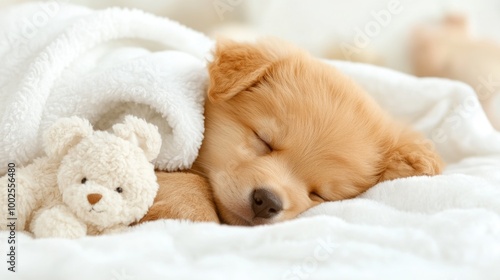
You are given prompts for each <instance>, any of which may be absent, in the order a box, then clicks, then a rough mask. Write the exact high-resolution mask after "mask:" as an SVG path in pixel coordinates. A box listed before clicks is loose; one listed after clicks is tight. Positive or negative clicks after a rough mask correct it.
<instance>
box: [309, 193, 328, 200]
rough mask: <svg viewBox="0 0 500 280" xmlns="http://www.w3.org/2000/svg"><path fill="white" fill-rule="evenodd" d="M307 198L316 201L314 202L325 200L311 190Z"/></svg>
mask: <svg viewBox="0 0 500 280" xmlns="http://www.w3.org/2000/svg"><path fill="white" fill-rule="evenodd" d="M309 199H311V200H312V201H316V202H325V201H327V200H326V199H324V198H322V197H321V196H320V195H319V194H317V193H316V192H312V193H310V194H309Z"/></svg>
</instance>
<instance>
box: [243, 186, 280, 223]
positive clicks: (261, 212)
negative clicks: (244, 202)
mask: <svg viewBox="0 0 500 280" xmlns="http://www.w3.org/2000/svg"><path fill="white" fill-rule="evenodd" d="M251 203H252V210H253V212H254V214H255V217H256V218H264V219H269V218H272V217H274V216H276V215H277V214H278V213H279V212H281V210H283V204H282V203H281V199H280V198H279V197H278V196H277V195H276V194H274V193H273V192H271V191H269V190H267V189H256V190H255V191H254V192H253V194H252V197H251Z"/></svg>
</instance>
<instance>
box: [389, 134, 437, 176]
mask: <svg viewBox="0 0 500 280" xmlns="http://www.w3.org/2000/svg"><path fill="white" fill-rule="evenodd" d="M403 139H404V138H403ZM410 139H411V140H410ZM419 140H420V141H419ZM385 166H386V167H385V171H384V172H383V173H382V175H381V177H380V182H382V181H386V180H392V179H396V178H404V177H410V176H425V175H427V176H432V175H437V174H440V173H441V171H442V169H443V166H444V164H443V161H442V160H441V158H440V157H439V155H438V154H437V153H436V152H435V151H434V148H433V147H432V146H430V145H429V143H426V142H425V141H421V138H418V137H417V136H416V133H415V134H413V133H412V135H411V137H408V138H407V139H405V140H401V141H400V143H398V145H397V146H396V148H395V149H393V150H392V151H390V153H389V155H388V157H387V159H386V161H385Z"/></svg>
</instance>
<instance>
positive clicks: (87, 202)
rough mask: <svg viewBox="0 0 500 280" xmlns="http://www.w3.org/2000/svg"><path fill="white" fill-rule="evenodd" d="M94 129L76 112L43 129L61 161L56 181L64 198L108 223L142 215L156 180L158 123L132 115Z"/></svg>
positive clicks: (96, 221) (80, 213)
mask: <svg viewBox="0 0 500 280" xmlns="http://www.w3.org/2000/svg"><path fill="white" fill-rule="evenodd" d="M112 129H113V132H114V134H112V133H108V132H105V131H93V129H92V126H91V124H90V123H89V122H88V121H87V120H84V119H80V118H77V117H71V118H65V119H60V120H59V121H57V122H56V123H55V124H54V125H53V126H52V127H51V128H50V129H49V130H48V132H47V133H46V135H45V139H44V140H45V150H46V153H47V155H48V156H49V157H53V158H59V159H60V160H61V164H60V167H59V170H58V174H57V181H58V185H59V189H60V192H61V194H62V200H63V202H64V203H65V204H66V205H67V206H69V208H71V209H72V210H73V212H74V214H75V215H76V216H77V217H78V218H80V219H81V220H83V221H84V222H86V223H87V224H91V225H94V226H96V227H97V228H100V229H104V228H109V227H112V226H115V225H120V224H124V225H128V224H130V223H132V222H135V221H138V220H139V219H141V218H142V217H143V216H144V215H145V214H146V212H147V211H148V208H149V207H150V206H151V205H152V203H153V200H154V198H155V196H156V192H157V190H158V183H157V179H156V176H155V172H154V166H153V164H152V163H151V161H152V160H153V159H154V158H156V157H157V156H158V153H159V150H160V146H161V138H160V135H159V133H158V129H157V127H156V126H154V125H152V124H149V123H146V122H145V121H144V120H142V119H138V118H136V117H133V116H127V117H125V120H124V122H123V123H120V124H116V125H114V126H113V128H112Z"/></svg>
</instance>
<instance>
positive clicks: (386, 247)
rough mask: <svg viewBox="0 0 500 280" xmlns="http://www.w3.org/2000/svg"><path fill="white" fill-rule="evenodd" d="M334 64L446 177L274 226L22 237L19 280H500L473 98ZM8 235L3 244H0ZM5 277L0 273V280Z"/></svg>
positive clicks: (496, 156) (495, 161)
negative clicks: (442, 163) (420, 137)
mask: <svg viewBox="0 0 500 280" xmlns="http://www.w3.org/2000/svg"><path fill="white" fill-rule="evenodd" d="M333 64H334V65H335V66H336V67H337V68H338V69H340V70H341V71H343V72H344V73H346V74H348V75H349V76H351V77H353V78H354V79H355V80H356V81H357V82H358V83H359V84H360V85H361V86H363V87H364V88H365V89H367V91H368V92H369V93H370V94H372V95H373V96H374V98H376V100H377V101H378V102H379V103H380V104H381V105H382V106H383V107H384V108H386V109H387V110H389V111H390V112H391V113H392V114H394V115H395V116H396V117H398V118H399V119H401V120H408V121H409V122H410V123H412V124H413V125H415V126H416V127H417V128H418V129H419V130H421V131H423V132H424V133H426V135H427V136H428V137H430V138H431V139H433V140H434V143H435V145H436V148H437V149H438V151H439V153H440V154H442V155H443V157H444V159H445V160H446V162H447V163H448V166H447V167H446V169H445V171H444V174H443V175H441V176H436V177H412V178H407V179H398V180H394V181H390V182H384V183H381V184H379V185H377V186H375V187H374V188H372V189H370V190H369V191H368V192H366V193H364V194H363V195H361V196H360V197H358V198H355V199H350V200H346V201H338V202H329V203H325V204H322V205H320V206H318V207H316V208H313V209H310V210H309V211H308V212H306V213H304V214H302V216H301V217H300V218H299V219H296V220H292V221H288V222H284V223H281V224H275V225H270V226H259V227H253V228H251V227H231V226H223V225H222V226H221V225H216V224H210V223H206V224H205V223H198V224H194V223H190V222H185V221H175V220H169V221H154V222H148V223H145V224H143V225H139V226H137V227H132V228H130V229H129V230H128V232H126V233H123V234H118V235H103V236H99V237H85V238H83V239H78V240H66V239H41V240H37V239H33V238H32V237H30V236H29V235H28V234H25V233H20V232H19V233H18V235H17V236H18V242H19V244H21V245H20V246H19V249H18V254H19V256H21V257H20V262H19V264H20V266H21V268H22V269H20V271H19V272H18V274H17V275H16V276H19V277H21V278H23V277H24V278H25V279H29V278H30V277H31V278H33V277H38V278H43V276H46V277H47V278H50V279H66V278H65V276H67V275H71V277H72V279H103V280H109V279H436V280H437V279H439V280H442V279H450V280H451V279H460V280H462V279H498V278H500V268H499V267H498V263H500V173H499V172H498V170H500V135H499V133H498V132H496V131H495V130H493V128H492V127H491V125H490V123H489V122H488V121H487V118H486V117H485V114H484V112H483V111H482V109H481V106H480V104H479V102H478V100H477V97H476V95H475V93H474V92H473V90H472V89H471V88H470V87H468V86H466V85H465V84H462V83H458V82H452V81H448V80H442V79H419V78H415V77H412V76H408V75H404V74H401V73H398V72H395V71H391V70H387V69H383V68H379V67H374V66H368V65H361V64H351V63H344V62H334V63H333ZM7 235H8V233H7V232H5V231H2V232H0V240H5V238H6V237H7ZM5 244H6V242H0V246H5ZM3 248H4V247H0V252H2V254H3V252H5V251H4V249H3ZM47 252H50V254H48V253H47ZM42 256H43V260H41V257H42ZM63 256H71V257H68V258H63ZM53 267H57V268H58V269H57V272H56V271H55V270H54V269H53ZM88 268H92V269H88ZM7 273H11V272H8V271H6V270H5V269H4V270H0V277H1V278H2V279H3V278H5V277H8V276H9V275H10V274H7ZM49 276H50V277H49ZM6 279H8V278H6Z"/></svg>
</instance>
